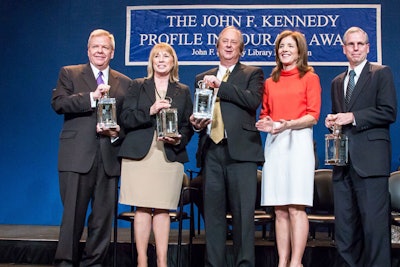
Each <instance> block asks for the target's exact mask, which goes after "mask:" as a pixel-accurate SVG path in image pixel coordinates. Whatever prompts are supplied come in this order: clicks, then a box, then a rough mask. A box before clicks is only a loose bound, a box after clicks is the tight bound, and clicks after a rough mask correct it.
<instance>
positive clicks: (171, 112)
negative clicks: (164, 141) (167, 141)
mask: <svg viewBox="0 0 400 267" xmlns="http://www.w3.org/2000/svg"><path fill="white" fill-rule="evenodd" d="M156 118H157V136H158V137H165V136H168V137H177V136H178V135H179V132H178V110H177V109H176V108H164V109H162V110H160V112H158V113H157V116H156Z"/></svg>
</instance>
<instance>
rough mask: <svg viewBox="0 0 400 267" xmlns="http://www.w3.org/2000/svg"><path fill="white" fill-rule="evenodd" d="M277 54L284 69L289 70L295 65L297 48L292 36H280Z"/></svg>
mask: <svg viewBox="0 0 400 267" xmlns="http://www.w3.org/2000/svg"><path fill="white" fill-rule="evenodd" d="M278 56H279V61H280V62H281V63H282V67H283V69H284V70H291V69H293V68H295V67H296V64H297V60H298V59H299V49H298V47H297V43H296V40H295V39H294V38H293V37H292V36H287V37H285V38H282V40H281V42H280V43H279V47H278Z"/></svg>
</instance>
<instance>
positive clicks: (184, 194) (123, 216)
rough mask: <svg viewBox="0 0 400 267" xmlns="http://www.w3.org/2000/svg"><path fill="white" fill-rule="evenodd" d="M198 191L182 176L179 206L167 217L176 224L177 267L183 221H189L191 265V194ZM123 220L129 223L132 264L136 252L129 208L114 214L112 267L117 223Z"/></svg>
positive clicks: (115, 252)
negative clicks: (187, 208) (186, 208)
mask: <svg viewBox="0 0 400 267" xmlns="http://www.w3.org/2000/svg"><path fill="white" fill-rule="evenodd" d="M197 193H198V190H197V189H196V188H193V187H190V181H189V178H188V176H187V174H186V173H184V174H183V181H182V189H181V194H180V198H179V206H178V207H177V210H171V211H170V212H169V217H170V219H171V223H175V222H178V223H179V225H178V249H177V264H178V267H179V266H181V261H182V260H181V255H182V239H183V238H182V230H183V221H184V220H189V223H190V230H189V253H188V262H189V266H190V264H191V249H192V241H193V237H194V235H195V231H194V212H193V203H192V197H194V196H193V194H197ZM187 206H189V207H190V208H189V212H187V211H185V207H187ZM118 220H124V221H128V222H130V235H131V255H132V263H134V262H135V259H134V255H135V252H136V247H135V242H134V240H135V236H134V220H135V209H134V207H131V211H126V212H122V213H120V214H118V212H116V220H115V223H114V267H116V266H117V261H116V258H117V236H118V234H117V231H118V227H117V221H118Z"/></svg>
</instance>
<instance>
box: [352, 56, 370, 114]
mask: <svg viewBox="0 0 400 267" xmlns="http://www.w3.org/2000/svg"><path fill="white" fill-rule="evenodd" d="M370 77H371V72H370V64H369V62H367V63H366V64H365V66H364V68H363V70H362V71H361V74H360V78H358V80H357V83H356V86H355V87H354V91H353V93H352V95H351V99H350V103H349V109H351V107H352V106H353V105H354V103H355V101H356V99H357V98H358V96H359V95H360V93H361V91H362V89H363V88H364V86H365V85H366V84H367V83H368V81H369V80H370Z"/></svg>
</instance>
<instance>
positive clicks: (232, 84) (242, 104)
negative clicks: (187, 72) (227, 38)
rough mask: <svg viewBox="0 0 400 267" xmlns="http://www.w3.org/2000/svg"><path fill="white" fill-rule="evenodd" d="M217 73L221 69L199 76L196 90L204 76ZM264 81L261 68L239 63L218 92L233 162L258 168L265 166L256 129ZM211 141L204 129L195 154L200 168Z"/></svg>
mask: <svg viewBox="0 0 400 267" xmlns="http://www.w3.org/2000/svg"><path fill="white" fill-rule="evenodd" d="M217 72H218V68H213V69H211V70H209V71H206V72H203V73H201V74H199V75H197V76H196V83H195V87H197V86H196V85H197V83H198V81H199V80H202V79H203V77H204V76H205V75H217ZM263 81H264V74H263V71H262V70H261V69H260V68H258V67H253V66H246V65H243V64H241V63H240V62H238V63H237V64H236V65H235V67H234V69H233V71H232V73H231V74H230V75H229V78H228V80H227V82H222V83H221V86H220V88H219V90H218V97H219V98H220V105H221V113H222V119H223V121H224V126H225V131H226V133H227V141H228V150H229V154H230V156H231V158H232V159H234V160H237V161H250V162H257V163H259V164H262V163H263V162H264V153H263V151H262V144H261V136H260V133H259V131H258V130H257V128H256V127H255V123H256V111H257V109H258V107H259V105H260V103H261V99H262V92H263ZM209 140H210V139H209V138H208V134H207V129H203V130H202V131H201V132H200V135H199V147H198V150H197V154H196V158H197V165H198V167H201V166H202V164H203V162H204V156H205V155H206V153H207V143H208V142H209Z"/></svg>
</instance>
